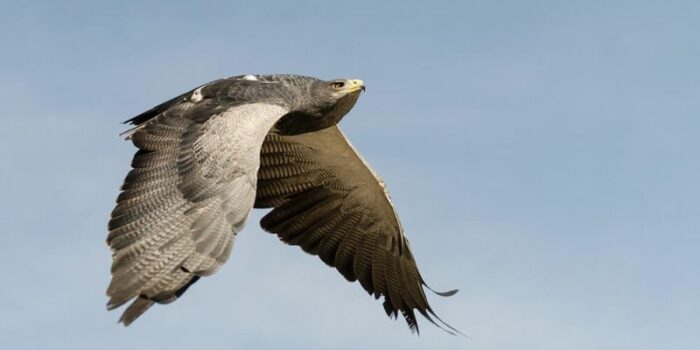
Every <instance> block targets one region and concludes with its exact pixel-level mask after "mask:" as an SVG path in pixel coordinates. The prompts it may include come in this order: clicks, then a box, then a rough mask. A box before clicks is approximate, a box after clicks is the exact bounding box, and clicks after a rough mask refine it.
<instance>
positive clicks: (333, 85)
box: [331, 81, 345, 89]
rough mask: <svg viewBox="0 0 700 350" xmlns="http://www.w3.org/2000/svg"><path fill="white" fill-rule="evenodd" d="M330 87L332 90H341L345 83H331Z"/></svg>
mask: <svg viewBox="0 0 700 350" xmlns="http://www.w3.org/2000/svg"><path fill="white" fill-rule="evenodd" d="M331 86H332V87H333V88H334V89H342V88H343V86H345V83H344V82H342V81H336V82H332V83H331Z"/></svg>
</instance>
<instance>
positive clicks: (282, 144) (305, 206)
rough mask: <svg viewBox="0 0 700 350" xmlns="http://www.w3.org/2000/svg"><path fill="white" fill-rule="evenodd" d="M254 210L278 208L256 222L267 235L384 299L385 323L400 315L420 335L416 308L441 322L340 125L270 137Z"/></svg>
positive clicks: (375, 181)
mask: <svg viewBox="0 0 700 350" xmlns="http://www.w3.org/2000/svg"><path fill="white" fill-rule="evenodd" d="M255 206H256V207H257V208H267V207H274V208H275V209H274V210H272V211H271V212H270V213H268V214H267V215H266V216H265V217H264V218H263V219H262V220H261V222H260V224H261V226H262V227H263V228H264V229H265V230H267V231H269V232H273V233H276V234H277V235H278V236H279V237H280V239H281V240H282V241H284V242H286V243H289V244H292V245H298V246H300V247H301V248H302V249H303V250H304V251H306V252H308V253H311V254H314V255H318V256H319V257H320V258H321V260H323V261H324V262H325V263H326V264H328V265H330V266H332V267H335V268H336V269H337V270H338V271H339V272H340V273H341V274H342V275H343V276H344V277H345V278H346V279H347V280H349V281H355V280H358V281H360V284H362V287H363V288H364V289H365V290H367V292H369V293H370V294H373V295H374V297H375V298H379V297H380V296H384V310H385V311H386V313H387V315H389V316H390V317H396V316H397V315H398V313H399V312H401V314H402V315H403V317H404V318H405V319H406V322H407V323H408V326H409V327H410V328H411V330H412V331H416V332H417V331H418V324H417V321H416V318H415V312H414V310H417V311H418V312H419V313H420V314H422V315H423V316H425V317H426V318H427V319H428V320H429V321H430V322H432V323H434V324H436V325H437V323H436V322H435V321H434V320H433V319H432V317H435V318H436V319H437V320H440V319H439V318H438V317H437V316H436V315H435V314H434V313H433V310H432V309H431V307H430V305H429V304H428V301H427V299H426V296H425V292H424V289H423V287H424V286H425V287H427V286H426V284H425V281H424V280H423V278H422V277H421V275H420V273H419V272H418V267H417V266H416V262H415V260H414V259H413V255H412V253H411V249H410V247H409V245H408V241H407V240H406V238H405V237H404V235H403V230H402V228H401V224H400V222H399V219H398V217H397V215H396V212H395V211H394V207H393V205H392V203H391V199H390V198H389V195H388V193H387V191H386V190H385V187H384V183H383V182H382V181H381V179H379V177H378V176H377V175H376V174H375V173H374V171H373V170H372V169H371V168H370V167H369V166H368V165H367V163H366V162H365V161H364V160H363V159H362V157H361V156H360V155H359V154H358V153H357V152H356V151H355V149H354V148H353V147H352V145H351V144H350V143H349V142H348V140H347V139H346V138H345V136H344V135H343V133H342V132H341V131H340V129H339V128H338V127H336V126H334V127H330V128H327V129H324V130H321V131H316V132H313V133H307V134H302V135H296V136H280V135H277V134H275V133H270V134H268V136H267V138H266V139H265V143H264V144H263V148H262V152H261V158H260V170H259V171H258V191H257V196H256V202H255ZM455 292H456V291H451V292H447V293H439V294H441V295H452V294H454V293H455ZM431 316H432V317H431ZM443 324H444V322H443ZM438 326H439V325H438ZM445 326H446V327H447V328H448V332H450V333H452V332H457V331H456V330H455V329H454V328H452V327H450V326H449V325H447V324H445ZM441 328H442V327H441Z"/></svg>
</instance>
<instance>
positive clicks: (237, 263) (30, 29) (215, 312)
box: [0, 0, 700, 350]
mask: <svg viewBox="0 0 700 350" xmlns="http://www.w3.org/2000/svg"><path fill="white" fill-rule="evenodd" d="M236 3H237V2H235V1H221V2H206V1H199V2H192V3H191V4H185V3H181V2H173V1H138V2H136V1H134V2H131V3H127V2H122V1H109V2H107V1H104V2H102V3H99V2H95V1H45V2H40V1H37V2H32V3H30V2H28V1H26V2H25V1H12V2H10V1H7V2H3V5H2V12H0V43H2V51H1V53H0V76H1V77H2V84H0V103H1V104H2V110H1V111H0V118H2V119H1V124H0V149H2V151H3V156H2V168H1V170H2V171H0V186H1V187H0V188H1V189H2V198H3V200H2V201H1V202H0V209H1V210H0V227H2V229H1V231H0V235H2V245H0V276H2V284H1V288H0V314H1V315H2V316H0V344H2V347H3V348H6V349H49V348H51V349H153V348H168V349H185V348H188V349H192V348H199V347H204V346H206V349H253V348H275V349H282V348H283V349H309V348H312V349H313V348H335V349H370V348H382V347H388V348H395V349H480V350H481V349H483V350H491V349H504V350H511V349H519V350H522V349H533V350H541V349H556V350H560V349H616V350H619V349H635V350H642V349H699V348H700V337H698V335H697V332H698V329H700V316H698V315H700V299H699V291H700V277H699V276H700V254H699V252H700V232H699V231H698V226H699V224H700V186H699V185H700V158H699V157H698V151H699V150H700V137H699V136H700V135H699V134H700V120H699V119H698V118H699V117H700V58H699V57H700V35H699V33H700V21H699V20H698V19H699V18H700V5H699V3H698V2H697V1H639V0H637V1H454V2H428V1H425V2H410V1H401V2H394V3H389V2H384V3H381V4H380V3H378V2H377V1H360V0H357V1H342V2H337V3H331V2H329V1H318V2H291V1H289V2H282V1H280V2H266V1H256V2H255V5H250V6H243V5H238V4H236ZM292 3H294V4H292ZM247 73H295V74H305V75H312V76H317V77H321V78H326V79H331V78H336V77H356V78H361V79H363V80H364V81H365V82H366V84H367V86H368V89H367V92H366V93H365V94H363V96H362V97H361V99H360V101H359V102H358V104H357V106H356V107H355V108H354V110H353V111H352V112H351V113H350V114H349V115H348V116H347V117H346V118H345V119H344V121H343V122H342V124H341V125H342V127H343V128H344V130H345V131H346V132H347V134H348V135H349V137H350V138H351V139H352V140H353V141H354V143H355V145H356V146H357V147H358V148H359V149H360V150H361V151H362V152H363V154H364V155H365V157H366V158H367V160H368V161H369V162H370V163H371V164H372V165H373V166H374V167H375V168H376V169H377V171H378V172H379V173H380V174H382V176H383V177H384V179H385V180H386V182H387V183H388V185H389V189H390V190H391V193H392V194H393V197H394V201H395V203H396V205H397V207H398V211H399V213H400V215H401V219H402V221H403V224H404V227H405V229H406V231H407V232H406V233H407V235H408V237H409V239H410V240H411V243H412V247H413V250H414V253H415V256H416V258H417V260H418V263H419V265H420V267H421V271H422V273H423V275H424V277H425V278H426V280H427V281H428V283H429V284H431V285H432V286H433V287H434V288H436V289H442V290H446V289H451V288H459V289H461V291H460V292H459V293H458V294H457V295H455V296H453V297H450V298H441V297H438V296H435V295H429V298H430V299H431V301H432V303H433V306H434V308H435V310H436V311H437V313H438V314H439V315H440V316H442V318H443V319H444V320H446V321H448V322H449V323H451V324H452V325H454V326H455V327H457V328H459V329H460V330H462V331H463V332H464V333H466V334H467V335H469V337H470V339H465V338H460V337H452V336H449V335H447V334H445V333H443V332H441V331H439V330H438V329H435V328H434V327H431V326H430V325H429V324H428V323H427V322H425V321H424V320H422V322H421V326H422V327H421V328H422V333H421V336H420V337H416V336H414V335H412V334H411V333H410V332H409V330H408V328H407V327H406V326H405V324H403V322H402V321H399V322H396V321H391V320H389V319H387V318H386V316H385V315H384V311H383V309H382V307H381V303H380V302H379V301H376V300H374V299H372V298H370V297H369V296H367V295H366V293H365V292H364V291H363V290H362V289H361V288H360V286H359V285H357V284H350V283H347V282H345V281H344V279H343V278H342V277H341V276H340V275H339V274H338V273H337V272H335V271H334V270H332V269H330V268H328V267H326V266H325V265H323V264H322V263H321V262H320V260H318V259H317V258H315V257H312V256H309V255H306V254H304V253H302V252H301V251H300V250H299V249H298V248H296V247H288V246H285V245H284V244H282V243H280V242H279V241H278V239H277V238H276V237H275V236H273V235H270V234H267V233H264V232H263V231H262V230H261V229H260V228H259V227H258V225H257V221H258V220H259V218H260V217H261V215H262V212H256V213H255V214H254V215H253V217H252V218H251V220H250V221H249V224H248V227H247V228H246V229H245V230H244V232H243V233H242V234H240V235H239V236H238V238H237V242H236V246H235V247H234V251H233V255H232V257H231V259H230V260H229V262H228V263H227V264H226V266H225V267H224V268H223V269H222V270H221V271H219V272H218V273H217V274H216V275H214V276H213V277H209V278H205V279H203V280H201V281H200V282H198V283H197V284H196V285H194V286H193V287H192V288H191V289H190V290H189V291H188V292H187V293H186V294H185V295H184V297H183V298H182V299H180V300H179V301H177V302H176V303H174V304H171V305H168V306H159V305H158V306H155V307H154V308H152V309H151V310H149V312H148V313H147V314H145V315H144V316H143V317H142V318H141V319H139V320H138V321H137V322H136V323H134V325H132V326H131V327H129V328H124V327H122V326H121V325H117V323H116V321H117V319H118V317H119V313H117V312H107V311H106V310H105V306H104V305H105V303H106V301H107V299H106V297H105V295H104V292H105V289H106V286H107V283H108V281H109V266H110V262H111V256H110V251H109V249H108V247H107V246H106V245H105V243H104V240H105V237H106V234H107V230H106V225H107V220H108V218H109V212H110V211H111V209H112V207H113V205H114V200H115V198H116V195H117V193H118V188H119V185H120V184H121V181H122V179H123V177H124V175H125V174H126V172H127V171H128V169H129V162H130V160H131V157H132V155H133V152H134V148H133V146H131V144H130V143H128V142H124V141H123V140H121V139H120V138H119V137H118V136H117V135H118V134H119V133H120V132H121V131H123V130H124V129H125V127H124V126H123V125H120V124H119V122H121V121H123V120H126V119H128V118H129V117H131V116H133V115H135V114H138V113H140V112H142V111H144V110H146V109H148V108H150V107H151V106H153V105H155V104H157V103H160V102H162V101H164V100H166V99H168V98H170V97H173V96H174V95H176V94H179V93H181V92H183V91H186V90H188V89H190V88H192V87H194V86H197V85H198V84H201V83H204V82H207V81H209V80H213V79H216V78H220V77H225V76H231V75H237V74H247ZM419 322H420V321H419Z"/></svg>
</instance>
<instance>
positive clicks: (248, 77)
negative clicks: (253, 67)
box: [241, 74, 258, 80]
mask: <svg viewBox="0 0 700 350" xmlns="http://www.w3.org/2000/svg"><path fill="white" fill-rule="evenodd" d="M241 79H243V80H258V78H256V77H255V76H254V75H250V74H247V75H244V76H243V78H241Z"/></svg>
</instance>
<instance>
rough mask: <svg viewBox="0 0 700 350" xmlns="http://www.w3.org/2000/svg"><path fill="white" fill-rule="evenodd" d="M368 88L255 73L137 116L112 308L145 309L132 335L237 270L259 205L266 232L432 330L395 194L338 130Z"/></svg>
mask: <svg viewBox="0 0 700 350" xmlns="http://www.w3.org/2000/svg"><path fill="white" fill-rule="evenodd" d="M362 90H364V85H363V83H362V82H361V81H359V80H345V79H339V80H334V81H330V82H326V81H322V80H319V79H315V78H310V77H302V76H294V75H268V76H263V75H245V76H237V77H232V78H227V79H221V80H217V81H213V82H211V83H209V84H205V85H203V86H200V87H198V88H196V89H193V90H191V91H189V92H187V93H185V94H182V95H180V96H178V97H176V98H174V99H172V100H169V101H167V102H165V103H163V104H161V105H159V106H156V107H154V108H153V109H151V110H149V111H147V112H144V113H143V114H141V115H138V116H136V117H134V118H132V119H131V120H130V122H131V123H133V124H135V127H134V129H132V130H131V131H129V137H130V138H131V140H132V141H133V143H134V144H135V145H136V146H137V147H138V148H139V151H138V152H137V153H136V155H135V156H134V160H133V162H132V167H133V169H132V170H131V172H130V173H129V174H128V175H127V177H126V179H125V181H124V185H123V186H122V192H121V193H120V195H119V197H118V199H117V206H116V208H115V209H114V211H113V212H112V218H111V220H110V224H109V229H110V234H109V236H108V239H107V241H108V244H109V245H110V246H111V248H112V251H113V260H114V261H113V265H112V282H111V284H110V286H109V288H108V291H107V294H108V295H109V296H110V302H109V304H108V308H110V309H112V308H116V307H118V306H120V305H122V304H124V303H126V302H128V301H130V300H134V302H133V303H132V304H131V305H130V306H129V307H128V308H127V309H126V311H125V312H124V314H123V315H122V318H121V321H122V322H124V324H126V325H128V324H130V323H131V322H133V320H134V319H136V318H137V317H138V316H140V315H141V314H142V313H143V312H145V311H146V310H147V309H148V308H149V307H150V306H151V305H152V304H153V303H154V302H158V303H168V302H172V301H174V300H176V299H177V298H178V297H179V296H181V295H182V293H184V292H185V290H186V289H187V288H188V287H189V286H190V285H192V284H193V283H194V282H196V281H197V280H198V279H199V278H200V277H201V276H207V275H210V274H212V273H214V272H216V271H217V269H218V268H219V267H220V266H221V265H222V264H223V263H224V262H225V261H226V260H227V259H228V257H229V255H230V252H231V247H232V245H233V241H234V239H235V236H236V234H237V233H238V232H240V231H241V230H242V229H243V226H244V223H245V220H246V218H247V217H248V214H249V213H250V211H251V209H252V208H253V207H254V206H255V207H260V208H274V209H273V210H272V211H271V212H270V213H268V214H267V215H266V216H265V217H264V218H263V219H262V221H261V225H262V226H263V228H265V229H266V230H268V231H270V232H273V233H277V234H278V235H279V237H280V239H282V240H283V241H285V242H287V243H289V244H292V245H299V246H301V248H302V249H304V250H305V251H307V252H309V253H312V254H316V255H319V256H320V258H321V259H322V260H323V261H324V262H326V263H327V264H328V265H330V266H334V267H336V268H337V269H338V271H339V272H340V273H341V274H343V276H345V278H347V279H348V280H351V281H354V280H359V281H360V283H361V284H362V286H363V287H364V288H365V289H366V290H367V291H368V292H370V293H373V294H374V295H375V297H377V298H378V297H380V296H384V298H385V302H384V308H385V310H386V311H387V314H389V315H393V316H396V314H397V312H401V313H402V314H403V316H404V317H405V318H406V320H407V322H408V323H409V326H411V328H412V329H416V330H417V323H416V320H415V316H414V313H413V310H418V311H419V312H420V313H421V314H423V315H424V316H426V317H427V318H428V319H429V320H431V321H432V319H431V318H430V316H429V314H430V315H433V316H434V314H433V312H432V310H431V309H430V306H429V305H428V303H427V300H426V298H425V294H424V292H423V286H424V285H425V283H424V281H423V279H422V277H421V276H420V274H419V273H418V269H417V267H416V265H415V261H414V259H413V256H412V254H411V252H410V249H409V247H408V242H407V241H406V239H405V238H404V236H403V230H402V228H401V225H400V223H399V220H398V217H397V216H396V213H395V210H394V207H393V205H392V203H391V200H390V199H389V196H388V192H386V189H385V187H384V185H383V182H381V180H380V179H379V178H378V177H377V175H376V174H375V173H374V171H372V170H371V168H369V166H368V165H367V164H366V162H365V161H364V160H363V159H362V158H361V156H360V155H359V154H358V153H357V152H356V151H355V150H354V148H353V147H352V146H351V145H350V143H349V141H347V139H346V138H345V137H344V135H343V134H342V132H341V131H340V129H339V128H337V126H336V124H337V123H338V121H340V119H341V118H342V117H343V116H344V115H345V114H346V113H347V112H348V111H349V110H350V109H351V108H352V106H353V105H354V104H355V101H356V100H357V98H358V96H359V94H360V91H362ZM134 298H135V299H134ZM447 327H449V326H447ZM450 328H451V327H450Z"/></svg>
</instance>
